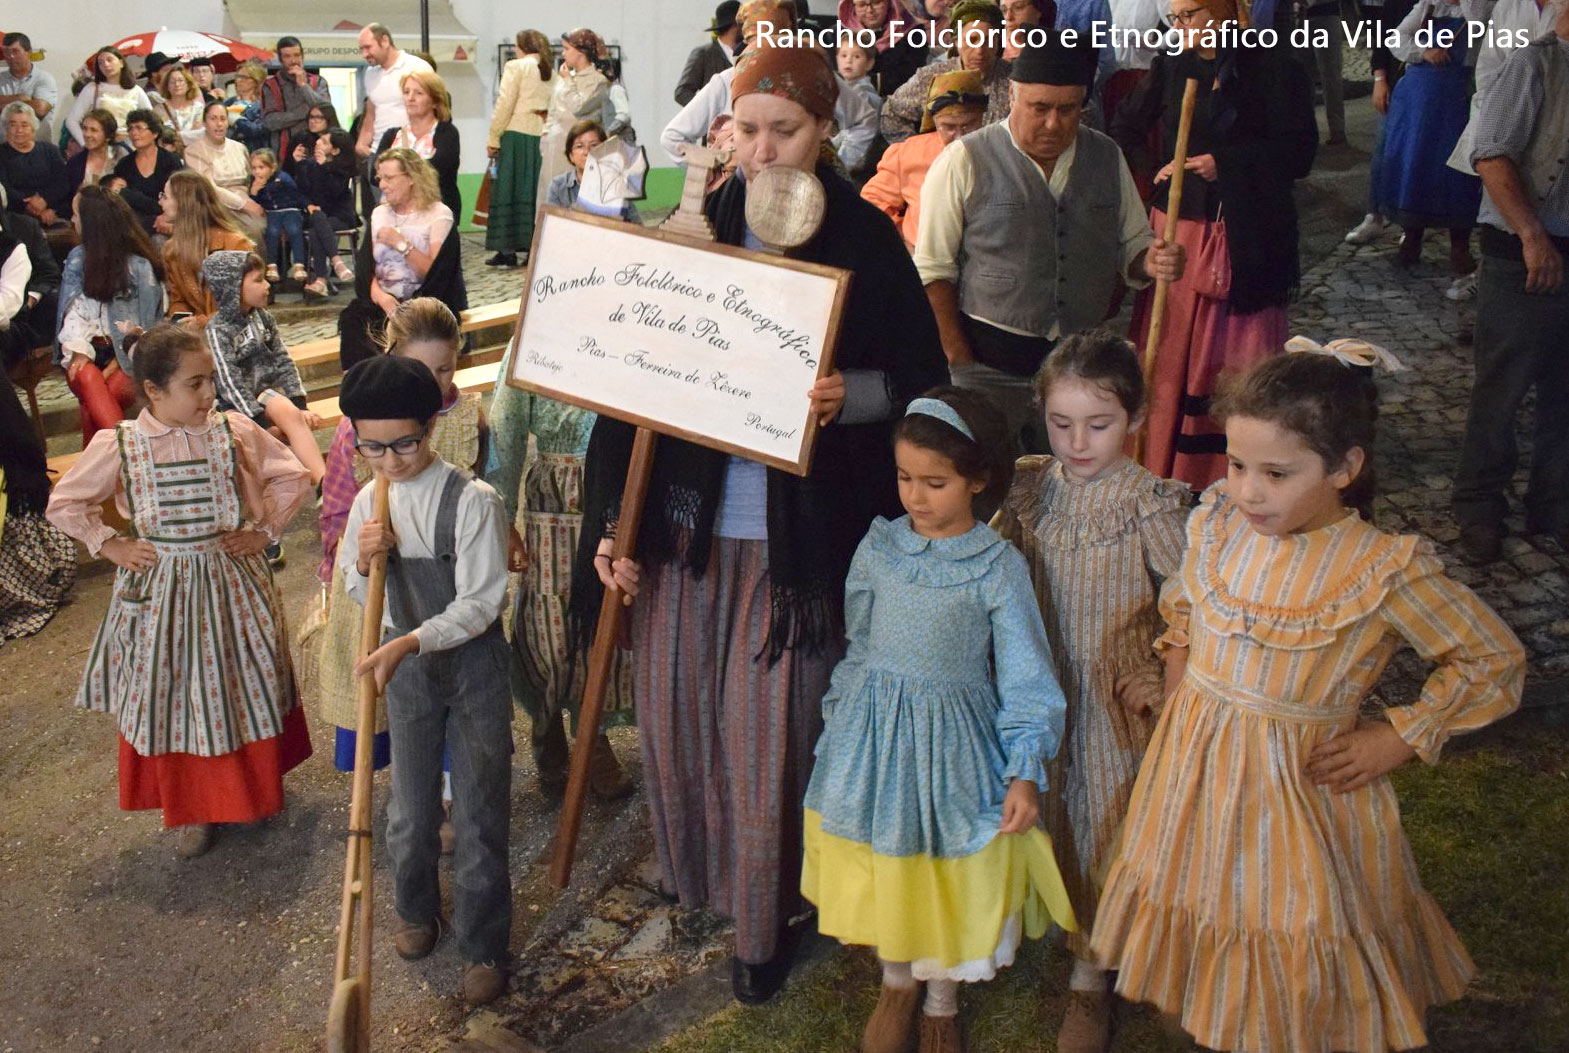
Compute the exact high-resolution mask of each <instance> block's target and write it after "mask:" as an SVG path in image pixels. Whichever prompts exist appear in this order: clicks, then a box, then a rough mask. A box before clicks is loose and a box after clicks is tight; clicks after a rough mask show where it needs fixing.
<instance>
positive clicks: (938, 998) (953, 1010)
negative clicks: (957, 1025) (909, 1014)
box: [921, 980, 959, 1016]
mask: <svg viewBox="0 0 1569 1053" xmlns="http://www.w3.org/2000/svg"><path fill="white" fill-rule="evenodd" d="M921 1012H923V1013H925V1014H926V1015H927V1016H958V1015H959V981H957V980H928V981H926V1005H925V1006H924V1007H923V1008H922V1010H921Z"/></svg>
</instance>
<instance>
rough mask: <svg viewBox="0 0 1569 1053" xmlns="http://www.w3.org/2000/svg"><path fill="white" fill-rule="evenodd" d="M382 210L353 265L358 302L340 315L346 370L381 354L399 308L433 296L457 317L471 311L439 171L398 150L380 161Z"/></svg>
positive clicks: (376, 214) (379, 208)
mask: <svg viewBox="0 0 1569 1053" xmlns="http://www.w3.org/2000/svg"><path fill="white" fill-rule="evenodd" d="M376 182H377V185H378V186H380V187H381V194H382V198H381V204H379V205H377V206H376V210H375V211H374V212H372V213H371V217H370V237H369V238H367V239H365V240H364V241H363V242H362V243H361V245H360V250H359V259H358V260H357V261H356V264H355V267H354V273H355V282H354V291H355V299H354V301H353V302H352V303H350V304H349V305H348V306H347V307H345V308H344V309H343V313H342V314H341V315H339V316H338V357H339V360H340V361H341V362H342V364H343V368H344V369H345V370H347V369H349V367H351V366H353V365H354V364H355V363H356V362H360V361H362V360H364V359H367V358H370V357H371V356H372V355H374V354H376V353H377V350H378V348H377V343H378V342H379V340H380V338H381V335H382V333H383V332H384V331H385V330H386V328H387V320H388V319H389V318H391V317H392V316H393V315H394V314H395V313H397V310H398V305H399V304H401V303H403V302H405V301H407V300H411V299H413V298H415V297H417V296H433V297H435V298H436V299H438V300H440V301H441V302H442V303H444V304H446V305H447V307H448V308H449V309H450V310H451V311H452V312H453V313H454V314H458V313H460V312H461V311H463V310H464V309H466V308H467V307H468V289H467V286H465V285H464V283H463V269H462V266H461V261H460V258H459V246H458V239H457V237H455V236H453V226H454V223H455V220H454V217H453V214H452V210H451V209H450V208H448V207H447V206H446V205H445V204H443V203H442V200H441V191H440V189H439V188H438V186H437V183H436V171H435V169H433V168H431V166H430V163H429V162H428V161H426V160H425V159H424V158H423V157H421V156H420V155H419V154H417V153H415V152H414V151H413V150H410V149H406V148H403V147H399V148H396V149H392V150H387V151H386V152H384V153H382V154H381V155H380V156H379V157H378V158H377V159H376Z"/></svg>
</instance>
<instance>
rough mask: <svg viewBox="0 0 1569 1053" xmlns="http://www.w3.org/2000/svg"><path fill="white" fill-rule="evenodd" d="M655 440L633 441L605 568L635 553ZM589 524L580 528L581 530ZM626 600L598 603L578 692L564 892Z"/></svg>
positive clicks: (562, 865) (555, 874)
mask: <svg viewBox="0 0 1569 1053" xmlns="http://www.w3.org/2000/svg"><path fill="white" fill-rule="evenodd" d="M658 440H659V434H658V433H657V432H654V431H651V430H649V429H648V428H639V429H637V434H636V437H635V438H634V439H633V440H632V460H631V463H630V464H629V465H628V466H627V481H626V486H625V487H623V488H622V490H621V518H620V519H619V520H618V521H617V523H616V537H615V542H614V544H613V545H612V547H611V552H610V562H611V564H612V565H614V564H615V562H616V561H617V560H621V559H630V558H632V556H633V554H634V553H635V552H636V551H637V533H638V529H639V527H640V526H641V525H642V521H643V500H644V498H646V497H647V496H648V478H649V476H650V475H651V474H652V473H653V470H654V449H655V447H656V445H657V443H658ZM587 526H588V524H584V527H585V529H586V528H587ZM629 603H630V597H628V596H627V595H626V594H625V593H622V592H620V591H619V590H616V589H606V590H605V596H604V599H602V600H601V601H600V603H599V624H598V626H597V627H596V628H595V630H594V645H593V647H592V648H591V649H590V650H589V652H588V679H587V681H586V683H585V685H584V688H583V704H582V706H581V707H580V708H579V709H578V715H577V740H576V741H575V742H574V743H573V744H572V769H571V772H570V773H569V774H568V776H567V792H566V797H565V799H564V800H563V801H562V803H561V818H560V819H559V820H558V821H557V823H556V852H555V856H554V857H553V858H552V859H551V861H550V882H551V884H553V885H555V886H556V887H557V888H566V887H567V883H568V882H569V881H571V880H572V860H573V857H574V855H575V854H576V852H577V835H578V830H579V828H580V827H581V826H582V823H583V801H584V798H585V797H586V796H587V793H588V769H589V763H590V760H591V759H592V757H593V754H594V740H595V739H596V738H597V737H598V736H599V720H600V714H601V711H602V710H603V709H604V705H605V692H606V691H607V690H609V688H610V674H611V667H612V665H613V663H614V662H615V657H616V645H617V642H618V640H619V639H620V636H621V618H622V612H624V611H625V610H626V608H627V606H628V605H629Z"/></svg>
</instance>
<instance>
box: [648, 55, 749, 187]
mask: <svg viewBox="0 0 1569 1053" xmlns="http://www.w3.org/2000/svg"><path fill="white" fill-rule="evenodd" d="M734 76H735V67H734V66H732V67H730V69H728V70H724V71H722V72H720V73H715V74H714V75H713V76H712V77H709V78H708V83H707V84H705V85H703V86H702V87H701V88H699V89H698V92H697V94H696V95H694V96H692V101H691V102H689V103H687V104H686V105H685V106H683V107H681V112H680V113H678V114H676V115H675V116H674V117H672V118H671V119H670V123H669V124H667V125H665V130H664V131H662V132H660V133H659V145H660V146H662V147H664V150H665V153H667V154H669V155H670V158H671V160H673V161H675V163H676V164H678V165H685V164H686V161H685V159H684V158H682V156H681V149H682V147H684V146H687V145H690V144H692V143H700V142H702V141H703V137H704V136H705V135H707V134H708V127H709V125H711V124H713V123H714V118H715V117H718V116H719V115H720V114H722V113H728V112H729V110H730V81H731V78H732V77H734Z"/></svg>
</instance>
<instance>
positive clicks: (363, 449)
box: [354, 432, 425, 458]
mask: <svg viewBox="0 0 1569 1053" xmlns="http://www.w3.org/2000/svg"><path fill="white" fill-rule="evenodd" d="M424 440H425V433H424V432H420V433H419V434H418V435H405V436H404V437H403V438H401V439H393V440H392V441H391V442H371V441H370V440H368V439H357V440H355V443H354V448H355V449H356V450H358V451H360V454H361V455H362V456H365V457H370V458H377V457H380V456H382V455H383V454H384V453H386V452H387V451H388V450H391V451H392V452H393V453H395V454H397V455H398V456H399V457H407V456H408V455H409V454H411V453H413V452H414V451H415V450H417V449H419V444H420V443H421V442H423V441H424Z"/></svg>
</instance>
